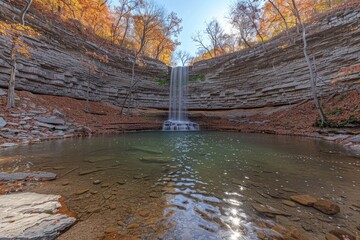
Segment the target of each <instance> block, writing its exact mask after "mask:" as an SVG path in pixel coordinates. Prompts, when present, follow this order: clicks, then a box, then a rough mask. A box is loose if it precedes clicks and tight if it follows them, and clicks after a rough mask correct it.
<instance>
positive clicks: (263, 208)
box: [251, 203, 291, 216]
mask: <svg viewBox="0 0 360 240" xmlns="http://www.w3.org/2000/svg"><path fill="white" fill-rule="evenodd" d="M251 206H252V207H253V208H254V209H255V210H256V211H258V212H260V213H264V214H266V215H281V216H291V214H288V213H286V212H283V211H281V210H278V209H276V208H273V207H271V206H268V205H263V204H259V203H252V204H251Z"/></svg>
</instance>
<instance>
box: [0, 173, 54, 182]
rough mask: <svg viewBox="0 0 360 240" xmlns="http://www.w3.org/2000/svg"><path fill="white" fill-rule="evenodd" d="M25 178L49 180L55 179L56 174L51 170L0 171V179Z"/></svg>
mask: <svg viewBox="0 0 360 240" xmlns="http://www.w3.org/2000/svg"><path fill="white" fill-rule="evenodd" d="M26 179H36V180H40V181H51V180H55V179H56V174H55V173H51V172H17V173H6V172H0V181H6V182H7V181H23V180H26Z"/></svg>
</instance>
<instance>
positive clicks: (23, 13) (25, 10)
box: [20, 0, 33, 25]
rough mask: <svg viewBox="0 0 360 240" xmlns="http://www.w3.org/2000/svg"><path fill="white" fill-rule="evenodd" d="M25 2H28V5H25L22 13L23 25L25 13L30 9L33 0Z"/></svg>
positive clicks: (21, 20)
mask: <svg viewBox="0 0 360 240" xmlns="http://www.w3.org/2000/svg"><path fill="white" fill-rule="evenodd" d="M25 2H26V5H25V7H24V9H23V10H22V11H21V13H20V22H21V25H25V15H26V13H27V12H28V11H29V8H30V6H31V4H32V2H33V0H25Z"/></svg>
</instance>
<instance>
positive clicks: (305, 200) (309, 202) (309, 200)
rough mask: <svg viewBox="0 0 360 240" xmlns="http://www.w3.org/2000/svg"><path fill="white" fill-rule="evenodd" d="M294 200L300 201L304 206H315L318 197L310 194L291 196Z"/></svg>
mask: <svg viewBox="0 0 360 240" xmlns="http://www.w3.org/2000/svg"><path fill="white" fill-rule="evenodd" d="M290 198H291V200H293V201H294V202H297V203H300V204H301V205H304V206H313V205H314V203H315V202H316V198H314V197H312V196H310V195H295V196H291V197H290Z"/></svg>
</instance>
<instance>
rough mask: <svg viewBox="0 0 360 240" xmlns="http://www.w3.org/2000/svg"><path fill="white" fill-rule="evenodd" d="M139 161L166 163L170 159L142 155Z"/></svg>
mask: <svg viewBox="0 0 360 240" xmlns="http://www.w3.org/2000/svg"><path fill="white" fill-rule="evenodd" d="M140 161H142V162H147V163H168V162H169V161H170V158H169V157H142V158H140Z"/></svg>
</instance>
